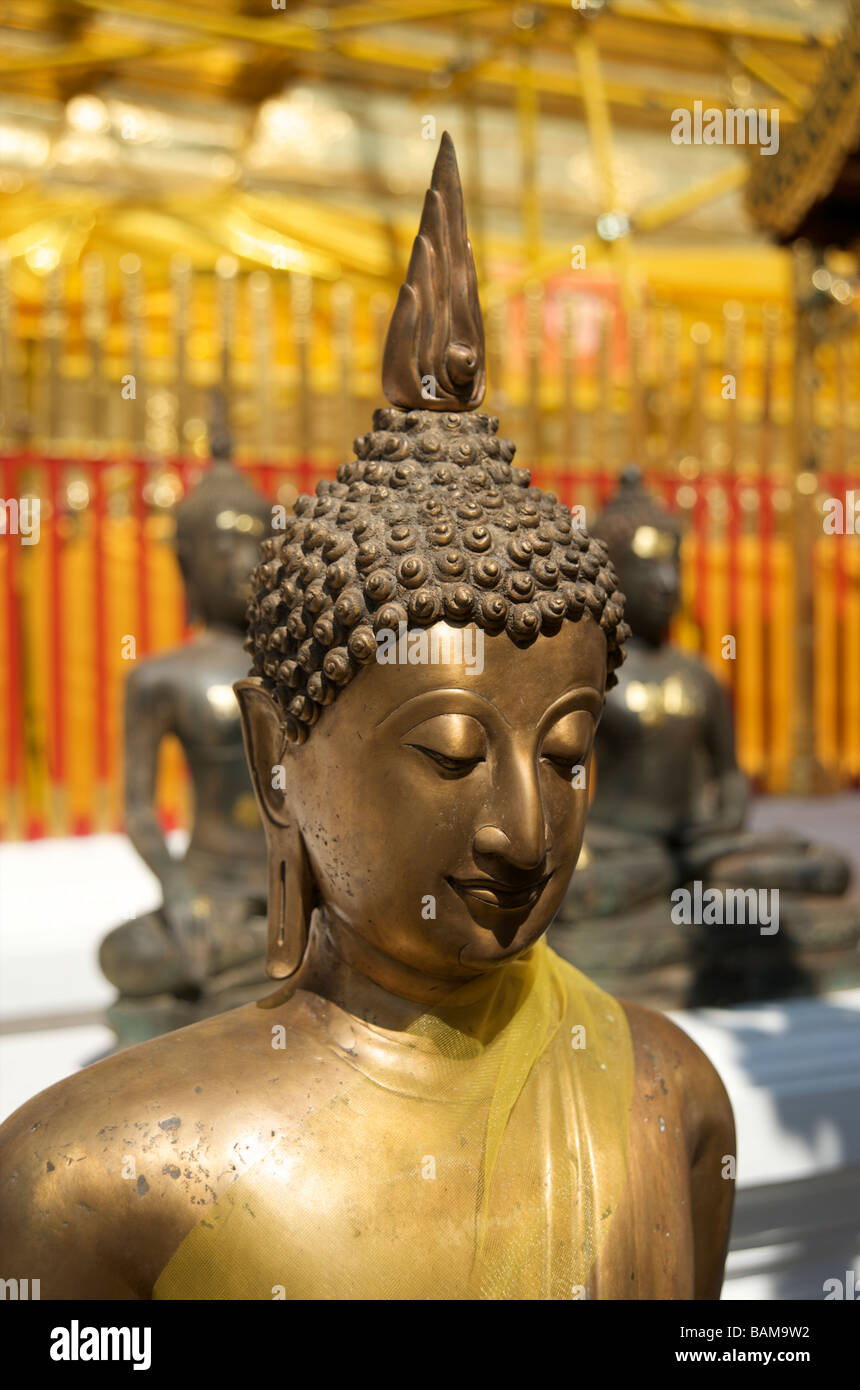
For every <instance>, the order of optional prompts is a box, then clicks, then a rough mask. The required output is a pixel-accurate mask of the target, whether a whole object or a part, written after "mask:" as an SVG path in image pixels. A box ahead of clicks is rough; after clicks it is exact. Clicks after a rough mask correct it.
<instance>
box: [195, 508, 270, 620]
mask: <svg viewBox="0 0 860 1390" xmlns="http://www.w3.org/2000/svg"><path fill="white" fill-rule="evenodd" d="M248 519H249V520H252V518H248ZM261 530H262V525H261V523H259V522H256V530H253V531H252V530H250V529H248V530H246V531H239V530H234V529H229V528H223V527H219V528H217V529H216V528H213V530H212V534H211V536H207V538H206V542H205V544H203V543H200V544H198V545H196V546H195V548H194V550H193V552H192V553H187V552H185V551H182V550H180V552H179V560H180V564H181V566H182V573H183V576H184V578H185V583H186V586H187V589H188V592H189V597H190V599H191V604H192V607H193V609H194V610H195V613H196V615H197V616H199V617H200V618H202V620H203V621H204V622H207V623H223V624H225V625H226V626H228V627H236V628H239V629H240V630H244V626H245V609H246V607H247V603H248V599H249V598H250V597H251V574H252V572H253V570H254V567H255V566H256V564H257V562H258V558H259V542H260V536H259V533H260V531H261Z"/></svg>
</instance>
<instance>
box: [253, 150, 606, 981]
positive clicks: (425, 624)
mask: <svg viewBox="0 0 860 1390" xmlns="http://www.w3.org/2000/svg"><path fill="white" fill-rule="evenodd" d="M383 382H384V386H385V389H386V392H387V394H388V395H389V399H390V400H391V402H392V404H391V406H390V407H388V408H386V409H381V410H377V411H376V413H375V415H374V418H373V429H372V430H371V431H370V432H369V433H367V434H365V435H363V436H361V437H360V438H359V439H357V440H356V442H355V455H356V456H355V458H354V459H353V460H351V461H350V462H348V463H344V464H343V465H341V467H340V468H339V469H338V472H337V477H336V480H335V481H322V482H320V483H319V484H318V486H317V490H316V494H315V495H314V496H305V497H300V498H299V499H298V501H297V502H296V504H295V515H294V516H293V517H291V518H290V519H289V520H288V522H287V525H286V529H285V531H284V532H283V534H282V535H280V536H277V537H274V538H271V539H267V540H266V541H264V543H263V546H262V555H261V563H260V564H259V566H258V568H257V569H256V570H255V572H254V576H253V590H254V592H253V598H252V600H251V602H250V604H249V608H248V620H249V637H248V649H249V651H250V653H251V655H252V658H253V674H252V675H251V676H250V677H249V678H248V679H246V680H244V681H240V682H239V683H238V684H237V686H236V693H237V696H238V698H239V703H240V706H241V709H242V714H243V724H244V729H245V738H246V746H247V750H248V756H249V761H250V763H251V767H252V772H253V776H254V782H255V787H256V790H257V796H258V799H259V802H260V805H261V808H262V812H263V819H264V823H265V825H266V830H267V835H268V841H269V854H270V892H269V915H270V935H269V973H270V974H271V975H272V976H273V977H274V978H286V977H289V976H290V975H291V974H292V973H293V972H294V971H295V970H296V969H297V967H298V964H299V963H300V961H301V958H302V954H303V952H304V949H305V943H306V939H307V930H308V924H309V921H310V914H311V912H312V909H313V908H314V907H315V906H316V907H319V908H320V909H321V917H322V918H323V919H324V920H325V923H326V930H327V931H328V932H329V933H330V934H331V935H332V937H333V938H334V941H335V949H336V950H341V949H342V950H343V951H344V953H346V952H347V951H352V953H353V956H355V955H356V953H357V954H358V955H359V956H360V957H361V959H362V960H363V961H365V962H370V968H372V970H373V971H374V972H375V978H376V979H377V980H378V981H379V982H384V981H385V979H386V978H392V973H391V972H392V967H394V966H396V978H397V981H398V985H397V988H398V992H401V993H404V994H406V995H407V996H409V994H410V987H411V985H410V982H412V981H414V982H415V994H414V996H412V997H415V998H419V997H422V996H421V995H420V990H424V991H425V995H426V987H427V981H428V980H429V981H431V982H438V984H439V987H440V989H443V988H446V987H450V986H451V985H456V984H457V983H460V982H464V981H467V980H468V979H470V978H474V977H477V976H481V975H484V974H486V973H487V972H490V971H493V970H494V969H496V968H497V967H498V966H499V965H501V963H502V962H504V961H505V960H507V959H509V958H511V957H512V956H516V955H517V954H519V953H520V952H522V951H524V950H526V949H527V948H528V947H529V946H531V945H532V944H533V943H534V942H535V941H536V940H537V939H538V938H539V937H540V936H541V935H542V933H543V932H544V931H545V930H546V928H547V927H548V926H549V923H550V921H551V920H552V917H553V916H554V914H555V912H556V910H557V908H558V906H559V904H560V902H561V899H562V897H563V895H564V892H565V889H566V887H567V883H568V879H569V877H570V874H571V873H572V871H573V868H574V865H575V863H576V859H577V855H578V853H579V849H580V845H581V840H582V834H583V828H584V820H585V811H586V805H587V797H588V792H587V776H586V773H587V768H588V764H589V757H590V752H591V745H592V740H593V737H594V732H595V729H596V726H597V722H598V720H599V718H600V714H601V710H602V707H603V700H604V694H605V691H606V689H607V688H608V687H609V686H611V685H613V684H614V683H615V675H614V672H615V670H616V668H617V666H618V665H619V664H620V662H621V660H622V658H623V653H622V642H623V640H624V638H625V636H626V635H627V629H626V626H625V624H624V621H623V594H621V593H620V592H619V591H618V587H617V584H616V578H615V573H614V571H613V569H612V566H611V564H610V563H609V560H608V557H607V552H606V548H605V546H604V545H603V544H602V543H601V542H600V541H597V540H594V539H592V538H589V536H588V535H587V534H586V533H585V532H584V531H582V530H579V529H577V528H576V527H575V526H573V525H572V522H571V514H570V511H569V510H568V508H567V507H565V506H562V505H561V504H559V503H558V501H557V500H556V498H555V497H554V496H552V495H551V494H549V493H543V492H541V491H539V490H538V489H537V488H535V487H532V486H530V478H529V474H528V472H527V471H526V470H525V469H522V468H518V467H515V466H514V464H513V462H512V460H513V456H514V446H513V444H512V443H510V441H508V440H506V439H503V438H500V437H499V435H498V432H497V431H498V421H497V420H495V419H492V418H490V417H488V416H486V415H482V414H478V413H474V412H475V410H476V407H477V405H479V404H480V400H481V397H482V394H483V338H482V331H481V319H480V309H479V307H478V300H477V287H476V281H475V274H474V266H473V263H472V257H471V250H470V247H469V243H468V240H467V238H466V231H465V222H464V218H463V209H462V198H461V192H460V185H459V179H458V175H457V165H456V159H455V156H454V151H453V146H452V144H451V141H450V138H449V137H448V136H447V135H446V136H444V137H443V140H442V146H441V149H440V152H439V156H438V158H437V161H436V166H435V169H434V173H433V180H432V184H431V188H430V190H429V191H428V194H427V199H426V202H425V207H424V214H423V217H422V222H421V227H420V230H419V234H418V237H417V240H416V243H415V249H414V251H413V255H412V260H411V262H410V267H409V274H408V278H407V281H406V283H405V284H404V286H403V288H402V289H401V292H400V297H399V300H398V303H397V306H396V309H395V312H394V316H393V319H392V323H391V327H390V330H389V336H388V341H387V344H386V349H385V356H384V370H383ZM478 654H479V656H480V659H476V657H477V656H478ZM577 770H579V771H577ZM318 920H319V919H318ZM431 992H432V991H431Z"/></svg>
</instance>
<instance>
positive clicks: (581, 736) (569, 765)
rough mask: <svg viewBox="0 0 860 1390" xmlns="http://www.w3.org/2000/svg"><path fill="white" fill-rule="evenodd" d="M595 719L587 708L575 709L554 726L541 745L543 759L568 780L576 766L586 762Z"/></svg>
mask: <svg viewBox="0 0 860 1390" xmlns="http://www.w3.org/2000/svg"><path fill="white" fill-rule="evenodd" d="M594 727H595V725H594V720H593V718H592V717H591V715H590V714H588V713H587V712H586V711H585V710H574V711H573V712H571V713H570V714H567V715H565V717H564V718H563V719H559V721H558V722H557V723H556V724H554V725H553V726H552V728H551V729H550V730H549V732H548V734H547V736H546V738H545V739H544V741H543V745H542V747H541V759H542V760H543V762H545V763H549V764H550V765H551V766H552V767H554V768H555V769H556V770H557V771H558V772H559V773H561V775H562V776H563V777H564V778H566V779H567V780H568V781H570V779H571V778H572V776H573V771H574V768H576V767H581V766H583V764H584V763H585V761H586V759H587V757H588V755H589V752H590V751H591V743H592V739H593V738H594Z"/></svg>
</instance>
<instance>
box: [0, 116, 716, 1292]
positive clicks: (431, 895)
mask: <svg viewBox="0 0 860 1390" xmlns="http://www.w3.org/2000/svg"><path fill="white" fill-rule="evenodd" d="M383 385H384V388H385V391H386V394H387V395H388V397H389V399H390V401H391V403H392V404H391V406H390V407H387V408H384V409H380V410H377V411H376V413H375V415H374V419H373V429H372V430H371V431H369V432H368V433H367V434H365V435H363V436H361V437H360V438H359V439H358V440H357V441H356V445H355V453H356V457H355V458H354V459H353V460H351V461H350V462H348V463H344V464H343V465H342V466H341V467H340V468H339V469H338V472H337V477H336V479H335V480H333V481H322V482H320V483H319V484H318V485H317V488H316V493H315V495H313V496H303V497H300V498H299V499H298V501H297V503H296V506H295V516H293V517H291V518H290V519H289V520H288V521H287V524H286V529H285V531H284V534H283V535H278V536H273V537H270V538H268V539H266V540H265V541H264V542H263V544H262V551H261V559H260V564H259V565H258V567H257V569H256V570H255V572H254V577H253V597H252V599H251V602H250V605H249V609H248V624H249V650H250V653H251V656H252V661H253V666H252V673H251V674H250V675H249V676H248V677H246V678H245V679H242V680H239V681H238V682H237V684H236V694H237V697H238V700H239V704H240V708H241V711H242V720H243V726H244V731H245V739H246V745H247V751H248V759H249V763H250V766H251V772H252V776H253V781H254V787H255V790H256V794H257V798H258V802H259V806H260V811H261V814H262V818H263V824H264V827H265V832H266V839H267V844H268V855H269V891H268V969H269V974H270V976H271V977H272V979H273V980H274V981H276V982H277V985H276V988H275V990H274V992H273V993H271V994H270V995H269V996H268V997H267V998H265V999H261V1000H259V1001H255V1002H253V1003H249V1004H246V1005H243V1006H242V1007H239V1008H237V1009H234V1010H231V1011H229V1012H227V1013H222V1014H218V1015H216V1016H214V1017H212V1018H208V1019H205V1020H203V1021H201V1022H199V1023H196V1024H194V1025H192V1026H190V1027H187V1028H183V1029H180V1030H178V1031H176V1032H173V1033H170V1034H168V1035H166V1036H162V1037H159V1038H156V1039H154V1040H152V1041H149V1042H146V1043H142V1044H140V1045H139V1046H137V1047H133V1048H130V1049H128V1050H126V1051H125V1052H121V1053H119V1054H117V1055H115V1056H113V1057H110V1058H108V1059H106V1060H104V1061H102V1062H99V1063H97V1064H95V1065H94V1066H92V1067H90V1068H88V1069H86V1070H84V1071H82V1072H80V1073H78V1074H77V1075H76V1076H73V1077H71V1078H69V1079H67V1080H65V1081H63V1082H61V1083H60V1084H59V1085H58V1086H55V1087H53V1088H52V1089H51V1090H49V1091H47V1092H45V1093H43V1094H42V1095H40V1096H37V1097H36V1098H35V1099H34V1100H32V1101H30V1102H29V1103H28V1104H27V1105H26V1106H24V1107H23V1108H22V1109H21V1110H20V1111H18V1113H17V1114H16V1115H14V1116H13V1117H12V1118H11V1119H9V1120H8V1121H7V1122H6V1124H5V1125H4V1126H3V1129H2V1131H0V1231H2V1236H0V1238H2V1240H3V1243H4V1250H5V1252H6V1257H7V1264H8V1266H9V1267H10V1268H26V1269H27V1270H29V1271H32V1274H33V1276H34V1277H41V1279H42V1284H41V1293H42V1297H43V1298H61V1297H65V1296H67V1295H69V1294H72V1293H73V1294H74V1296H75V1297H76V1298H82V1297H83V1298H107V1297H112V1298H130V1299H134V1298H137V1299H149V1298H154V1299H264V1300H272V1299H290V1300H298V1299H332V1300H341V1299H393V1300H399V1299H455V1300H461V1299H470V1300H471V1299H475V1300H479V1299H553V1300H555V1299H565V1300H566V1299H579V1298H606V1299H651V1298H691V1297H698V1298H716V1297H717V1296H718V1293H719V1289H720V1283H721V1277H722V1268H723V1260H724V1254H725V1249H726V1243H727V1235H728V1225H729V1218H730V1210H731V1203H732V1184H731V1182H730V1181H729V1180H728V1179H727V1178H725V1177H724V1173H725V1171H726V1165H725V1156H726V1155H730V1154H733V1152H734V1134H733V1123H732V1115H731V1109H730V1106H729V1103H728V1100H727V1097H726V1094H725V1091H724V1089H723V1086H722V1084H721V1082H720V1080H719V1078H718V1076H717V1074H716V1072H715V1071H714V1069H713V1067H712V1066H711V1064H710V1063H709V1062H708V1061H707V1059H706V1058H705V1057H704V1056H703V1054H702V1053H701V1052H700V1051H699V1050H698V1048H697V1047H696V1046H695V1045H694V1044H693V1042H692V1041H691V1040H690V1039H689V1038H688V1037H687V1035H686V1034H685V1033H683V1032H682V1031H681V1030H680V1029H679V1028H677V1027H676V1026H675V1025H673V1024H672V1023H670V1022H669V1021H668V1020H667V1019H666V1018H664V1017H662V1016H660V1015H658V1014H656V1013H652V1012H650V1011H649V1010H648V1009H645V1008H642V1007H639V1006H636V1005H626V1004H622V1003H621V1002H619V1001H618V1000H616V999H614V998H612V997H610V996H609V995H608V994H606V993H604V992H603V991H602V990H601V989H599V988H597V987H595V986H594V985H593V984H592V983H591V982H590V981H589V980H588V979H587V978H586V977H585V976H584V975H583V974H582V973H581V972H579V971H578V970H577V969H576V967H575V966H573V965H571V964H568V963H567V962H565V961H563V960H561V959H560V958H559V957H558V956H557V955H556V954H555V953H554V952H553V951H552V950H551V949H550V947H549V946H548V945H547V943H546V940H545V934H546V930H547V927H548V925H549V923H550V921H551V920H552V918H553V916H554V914H555V912H556V910H557V909H558V906H559V904H560V903H561V901H562V898H563V896H564V893H565V890H566V887H567V883H568V879H569V877H570V874H571V872H572V870H573V867H574V865H575V863H576V858H577V855H578V853H579V848H580V844H581V840H582V835H583V828H584V824H585V816H586V806H587V799H588V791H587V787H584V786H580V785H579V780H578V779H576V778H574V777H573V776H572V770H573V768H574V767H577V766H580V765H581V766H584V767H587V765H588V763H589V757H590V750H591V744H592V739H593V737H594V732H595V728H596V726H597V723H598V721H599V719H600V716H601V712H602V709H603V702H604V695H605V691H606V689H607V688H609V687H611V686H612V685H613V683H614V681H615V673H616V670H617V668H618V667H619V665H620V662H621V660H622V649H623V641H624V638H625V636H626V634H627V628H626V625H625V623H624V620H623V596H622V595H621V593H620V592H619V590H618V587H617V582H616V576H615V573H614V571H613V569H612V566H611V564H610V562H609V560H608V557H607V553H606V549H605V547H604V546H603V545H602V544H601V542H599V541H597V540H595V539H593V538H590V537H589V536H588V535H587V534H586V533H585V532H584V531H583V530H581V529H579V528H578V527H576V526H574V525H573V524H572V518H571V513H570V512H569V510H568V509H567V508H566V507H564V506H562V505H560V504H559V503H558V502H557V501H556V499H555V498H554V497H553V496H552V495H551V494H546V493H543V492H541V491H540V490H538V489H537V488H535V487H532V486H530V476H529V473H528V472H527V471H526V470H525V469H522V468H519V467H515V466H514V465H513V464H512V458H513V455H514V446H513V444H511V443H510V442H509V441H508V440H506V439H503V438H500V437H499V435H498V433H497V430H498V421H496V420H495V419H492V418H490V417H488V416H486V415H483V414H481V413H478V409H477V408H478V406H479V405H480V402H481V399H482V396H483V389H484V367H483V331H482V326H481V318H480V310H479V306H478V299H477V285H476V279H475V273H474V266H473V263H472V256H471V249H470V246H469V242H468V240H467V237H466V227H465V220H464V216H463V207H462V195H461V190H460V184H459V178H458V174H457V165H456V160H455V156H454V150H453V146H452V144H451V141H450V138H449V137H448V136H447V135H446V136H443V139H442V144H441V148H440V151H439V154H438V157H437V161H436V165H435V168H434V171H433V178H432V185H431V188H430V189H429V191H428V193H427V197H426V201H425V205H424V212H423V217H422V220H421V225H420V230H419V234H418V237H417V239H416V242H415V246H414V250H413V254H412V258H411V261H410V266H409V272H408V278H407V281H406V283H405V284H404V286H403V287H402V289H401V293H400V296H399V299H398V302H397V305H396V308H395V312H394V316H393V319H392V323H391V326H390V330H389V336H388V340H387V344H386V351H385V355H384V366H383ZM383 652H384V653H385V660H383V659H381V658H382V653H383Z"/></svg>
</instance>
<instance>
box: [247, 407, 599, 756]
mask: <svg viewBox="0 0 860 1390" xmlns="http://www.w3.org/2000/svg"><path fill="white" fill-rule="evenodd" d="M496 429H497V422H496V421H494V420H492V419H490V418H489V417H487V416H481V415H477V414H474V415H472V414H468V413H460V414H458V413H454V412H449V413H446V414H438V413H432V412H428V411H422V410H408V411H406V410H401V409H399V408H394V407H393V408H391V409H386V410H383V411H381V412H378V413H377V415H376V416H375V419H374V430H373V431H372V432H370V433H369V434H368V435H366V436H361V437H360V438H359V440H358V441H357V442H356V458H355V459H353V460H351V461H350V462H348V463H345V464H343V465H341V467H340V468H339V469H338V474H337V480H336V481H332V482H331V483H328V484H326V485H320V487H319V488H318V490H317V493H316V495H315V496H313V497H304V498H299V499H298V500H297V502H296V515H295V516H294V517H292V518H290V519H289V520H288V522H287V525H286V527H285V530H284V533H283V536H279V537H276V538H274V539H273V540H272V541H271V542H270V543H267V545H266V546H265V547H264V548H263V550H262V553H261V562H260V564H259V565H258V567H257V569H256V570H255V572H254V575H253V580H252V582H253V595H252V598H251V600H250V602H249V604H248V609H247V617H248V623H249V641H248V649H249V650H250V651H251V653H252V657H253V668H254V670H255V671H256V672H257V674H259V675H260V676H261V677H262V678H263V680H264V682H265V683H266V684H267V685H268V687H269V688H270V689H271V690H273V692H275V693H276V694H277V696H278V700H279V703H280V705H281V707H282V709H283V710H284V712H285V722H286V724H287V727H288V729H289V730H291V731H292V735H291V734H290V733H289V732H288V734H287V736H288V737H291V736H292V737H293V741H296V740H301V739H302V738H303V737H306V736H307V733H308V730H309V729H311V728H312V727H313V723H312V722H310V721H312V720H315V719H316V718H318V717H319V712H320V711H321V710H323V709H324V708H326V707H327V706H328V705H329V704H331V703H332V702H333V701H334V700H336V698H337V695H338V693H339V691H340V690H341V689H343V687H344V686H345V685H347V684H348V683H349V681H350V680H352V679H353V678H354V676H355V675H356V674H357V673H358V672H360V670H361V669H362V666H363V665H366V664H368V663H369V662H370V661H372V660H373V659H374V656H375V652H376V641H377V635H378V634H379V633H380V631H382V630H383V629H392V630H395V631H396V630H398V629H399V627H400V625H401V624H404V625H405V626H406V627H411V628H427V627H430V626H432V624H434V623H436V622H439V621H441V620H443V619H444V620H445V621H447V622H450V623H453V624H460V625H462V624H464V623H468V622H473V623H476V624H477V625H478V626H479V627H481V628H482V629H484V630H485V631H487V632H489V633H497V634H498V633H505V632H506V633H507V634H508V636H509V637H510V638H511V639H512V640H513V641H515V642H516V643H517V644H518V645H520V646H528V645H529V644H530V643H531V642H533V641H535V640H536V638H537V637H538V636H539V635H540V634H541V633H547V634H551V633H553V632H557V631H558V629H559V627H560V626H561V624H562V623H563V622H568V621H573V622H576V621H579V620H580V619H581V618H582V617H583V615H584V614H586V613H587V614H588V615H589V616H590V617H591V618H593V619H594V620H595V621H597V622H598V623H599V624H600V627H601V629H602V631H603V632H604V635H605V638H606V644H607V672H608V676H612V673H613V672H614V671H615V670H616V669H617V666H618V665H619V664H620V662H621V660H622V650H621V644H622V642H623V640H624V635H625V633H626V624H625V623H624V621H623V602H624V600H623V595H622V594H620V593H619V591H618V589H617V581H616V576H615V571H614V569H613V568H612V565H611V564H610V563H609V561H608V558H607V552H606V548H605V547H604V546H603V545H602V543H600V542H597V541H595V540H593V539H591V538H590V537H589V536H588V535H587V534H586V532H584V531H583V530H582V529H581V528H580V527H578V526H573V525H572V520H571V514H570V512H569V510H568V509H567V508H566V507H564V506H562V505H561V504H560V503H559V502H558V501H557V500H556V498H555V497H554V496H553V495H552V494H544V493H542V492H541V491H540V490H539V489H537V488H534V487H532V486H531V485H530V478H529V474H528V472H527V471H526V470H524V469H520V468H514V467H512V466H511V459H512V458H513V452H514V451H513V446H512V445H510V444H509V443H507V442H506V441H504V440H500V439H498V437H497V434H496ZM383 436H385V437H384V438H383ZM298 697H302V700H304V701H306V702H307V703H296V701H297V700H298ZM311 711H316V714H314V713H312V712H311Z"/></svg>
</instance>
